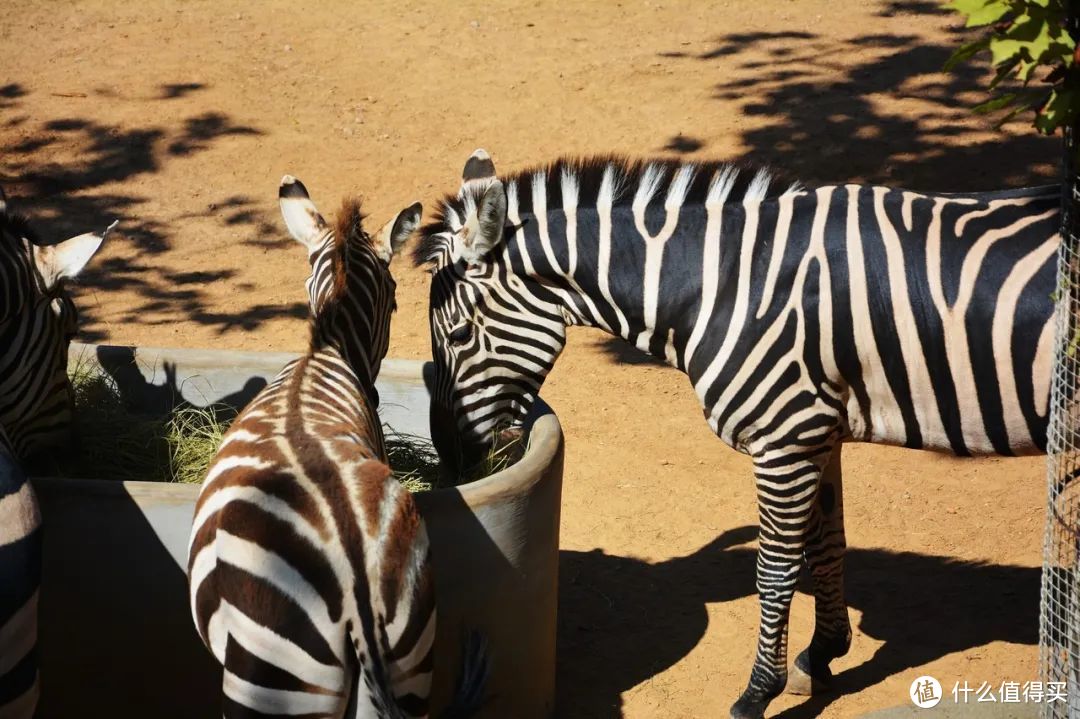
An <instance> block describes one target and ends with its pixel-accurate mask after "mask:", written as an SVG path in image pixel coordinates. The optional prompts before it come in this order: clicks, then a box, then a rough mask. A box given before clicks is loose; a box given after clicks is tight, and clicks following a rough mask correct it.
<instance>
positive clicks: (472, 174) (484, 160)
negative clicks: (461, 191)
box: [461, 148, 495, 184]
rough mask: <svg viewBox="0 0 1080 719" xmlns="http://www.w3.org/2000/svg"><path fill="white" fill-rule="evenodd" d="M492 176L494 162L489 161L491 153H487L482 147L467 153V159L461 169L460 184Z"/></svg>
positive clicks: (493, 175) (493, 174)
mask: <svg viewBox="0 0 1080 719" xmlns="http://www.w3.org/2000/svg"><path fill="white" fill-rule="evenodd" d="M494 177H495V163H494V162H492V161H491V155H489V154H488V153H487V150H484V149H483V148H478V149H477V150H475V151H474V152H473V154H471V155H469V159H468V160H466V161H465V169H464V170H462V171H461V182H462V184H464V183H466V182H472V181H473V180H487V179H490V178H494Z"/></svg>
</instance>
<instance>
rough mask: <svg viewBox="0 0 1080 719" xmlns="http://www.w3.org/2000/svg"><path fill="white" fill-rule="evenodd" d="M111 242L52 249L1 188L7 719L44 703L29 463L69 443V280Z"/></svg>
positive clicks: (1, 570)
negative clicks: (66, 282)
mask: <svg viewBox="0 0 1080 719" xmlns="http://www.w3.org/2000/svg"><path fill="white" fill-rule="evenodd" d="M114 225H115V223H114ZM109 229H110V230H111V229H112V227H111V226H110V228H109ZM108 231H109V230H106V232H105V234H108ZM104 237H105V236H104V235H94V234H89V233H88V234H85V235H79V236H78V237H74V238H72V239H69V240H66V241H64V242H61V243H58V244H55V245H44V244H43V243H42V241H41V240H40V238H38V237H37V235H35V234H34V232H33V231H32V230H31V229H30V226H29V223H28V222H27V221H26V220H25V219H24V218H23V217H20V216H19V215H15V214H12V213H10V212H9V211H8V207H7V198H6V197H5V196H4V193H3V191H2V190H0V717H3V718H4V719H29V717H31V716H33V714H34V711H35V707H36V706H37V699H38V669H37V661H36V657H35V646H36V643H37V605H38V587H39V585H40V580H41V527H40V524H41V519H40V516H39V511H38V505H37V500H36V499H35V497H34V492H33V490H32V488H31V486H30V483H29V482H28V481H27V479H26V475H25V474H24V472H23V468H22V462H24V461H25V460H27V459H30V458H32V457H33V456H34V455H35V454H39V453H41V452H43V451H44V450H47V449H51V448H55V447H64V446H66V445H67V444H68V443H69V439H70V438H69V436H68V431H69V424H70V422H71V410H70V398H69V386H68V377H67V354H68V344H69V342H70V340H71V337H72V335H73V334H74V332H75V327H76V314H75V306H74V304H73V303H72V301H71V298H70V297H69V296H68V294H67V293H66V292H65V291H64V280H65V279H67V278H71V277H74V276H75V275H76V274H78V272H79V271H80V270H81V269H82V268H83V266H84V265H85V264H86V263H87V262H88V261H89V260H90V257H91V256H93V254H94V253H95V252H96V251H97V249H98V247H100V245H101V243H102V241H103V240H104Z"/></svg>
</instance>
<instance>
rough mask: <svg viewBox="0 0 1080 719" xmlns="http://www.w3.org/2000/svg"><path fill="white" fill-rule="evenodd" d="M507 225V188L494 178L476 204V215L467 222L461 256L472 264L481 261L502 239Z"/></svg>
mask: <svg viewBox="0 0 1080 719" xmlns="http://www.w3.org/2000/svg"><path fill="white" fill-rule="evenodd" d="M505 226H506V188H505V187H504V186H503V183H502V182H501V181H500V180H492V181H491V184H489V185H488V186H487V189H485V190H484V194H483V195H482V196H481V197H480V201H479V202H478V203H477V205H476V215H475V216H470V217H469V218H468V220H467V221H466V223H465V237H464V247H463V248H462V252H461V256H462V257H464V258H465V260H466V261H468V262H469V263H470V264H475V263H477V262H480V261H481V260H482V259H483V258H484V256H485V255H487V253H489V252H491V250H493V249H494V248H495V245H497V244H499V242H500V241H501V240H502V235H503V228H504V227H505Z"/></svg>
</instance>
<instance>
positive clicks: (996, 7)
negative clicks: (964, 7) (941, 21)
mask: <svg viewBox="0 0 1080 719" xmlns="http://www.w3.org/2000/svg"><path fill="white" fill-rule="evenodd" d="M1011 9H1012V8H1011V7H1009V3H1008V2H1006V1H1005V0H995V1H994V2H990V3H988V4H986V5H984V6H983V7H981V8H978V9H977V10H973V11H971V12H969V13H966V14H967V16H968V19H967V23H966V24H965V25H964V27H981V26H983V25H990V24H992V23H995V22H997V21H998V20H1000V19H1001V18H1003V17H1005V16H1006V15H1008V14H1009V11H1010V10H1011Z"/></svg>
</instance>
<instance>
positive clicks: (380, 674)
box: [188, 176, 483, 718]
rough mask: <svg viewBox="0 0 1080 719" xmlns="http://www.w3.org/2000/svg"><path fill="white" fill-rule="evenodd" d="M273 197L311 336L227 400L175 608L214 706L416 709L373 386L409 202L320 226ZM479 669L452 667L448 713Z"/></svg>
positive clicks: (413, 533)
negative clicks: (191, 631) (245, 394)
mask: <svg viewBox="0 0 1080 719" xmlns="http://www.w3.org/2000/svg"><path fill="white" fill-rule="evenodd" d="M280 203H281V210H282V214H283V215H284V217H285V220H286V224H287V225H288V227H289V230H290V232H291V233H292V235H293V236H294V237H295V238H296V239H297V240H298V241H300V242H301V243H302V244H304V245H305V246H306V247H307V248H308V252H309V259H310V261H311V265H312V274H311V277H310V278H309V280H308V292H309V299H310V304H311V316H312V328H311V346H310V348H309V351H308V352H307V353H306V354H305V355H304V356H302V357H301V358H300V359H299V360H296V361H294V362H291V363H290V364H289V365H287V366H286V367H285V368H284V369H283V370H282V372H281V373H280V374H279V375H278V377H277V378H276V379H275V380H274V381H273V382H271V383H270V384H269V385H268V386H267V387H266V388H265V389H264V390H263V391H262V392H260V393H259V395H258V396H257V397H256V398H255V399H254V400H253V401H252V402H251V404H250V405H248V407H247V408H245V409H244V411H243V412H242V413H241V414H240V416H239V417H238V418H237V420H236V421H235V422H234V423H233V425H232V427H231V428H230V429H229V432H228V433H227V434H226V436H225V438H224V439H223V441H222V445H221V447H220V448H219V450H218V452H217V455H216V456H215V458H214V460H213V462H212V464H211V466H210V468H209V471H208V473H207V476H206V479H205V481H204V483H203V486H202V490H201V492H200V495H199V500H198V503H197V505H196V514H195V519H194V523H193V526H192V532H191V542H190V547H189V561H188V571H189V578H190V598H191V608H192V615H193V617H194V619H195V623H196V626H197V628H198V631H199V634H200V636H201V637H202V639H203V641H204V642H205V643H206V645H207V647H208V648H209V649H210V650H211V652H212V653H213V654H214V656H215V658H217V660H218V661H219V662H220V663H221V664H222V665H223V668H224V681H223V685H222V694H223V705H224V716H226V717H238V718H239V717H244V718H248V717H256V716H296V717H305V718H309V717H327V718H329V717H344V716H349V717H358V718H360V717H371V718H374V717H388V718H394V717H401V718H404V717H406V716H410V717H423V716H427V715H428V701H429V691H430V685H431V677H432V667H433V644H434V638H435V619H436V618H435V588H434V586H433V579H432V570H431V553H430V548H429V546H428V539H427V534H426V530H425V528H424V524H423V522H422V520H421V519H420V516H419V513H418V511H417V508H416V505H415V503H414V502H413V500H412V497H411V495H410V494H409V493H408V492H407V491H406V490H405V489H404V488H403V487H402V486H401V485H400V484H399V483H398V482H397V480H395V479H394V477H393V476H392V474H391V472H390V468H389V467H388V466H387V457H386V450H385V447H384V443H383V434H382V427H381V424H380V422H379V417H378V414H377V412H376V407H377V402H378V400H377V396H376V394H375V387H374V383H375V379H376V377H377V375H378V371H379V366H380V364H381V362H382V359H383V357H384V356H385V354H386V351H387V346H388V343H389V331H390V317H391V313H392V312H393V309H394V306H395V305H394V289H395V284H394V280H393V278H392V277H391V275H390V270H389V267H388V265H389V261H390V258H391V256H392V255H393V254H394V253H395V252H396V251H397V250H398V249H399V248H400V246H401V245H402V243H403V242H404V241H405V239H406V238H407V237H408V236H409V235H410V234H411V233H412V231H413V230H414V229H415V228H416V227H417V226H418V225H419V222H420V215H421V208H420V205H419V204H415V205H412V206H410V207H408V208H406V209H405V210H403V211H402V212H400V213H399V214H398V215H397V216H396V217H395V218H394V219H393V220H391V221H390V222H389V223H387V225H386V227H384V229H383V230H382V231H381V232H379V233H377V234H376V235H375V236H374V237H371V236H369V235H368V234H367V233H366V232H364V230H363V228H362V226H361V221H362V217H361V214H360V208H359V204H358V203H356V202H349V203H346V205H345V207H344V208H343V210H342V214H341V217H339V222H338V228H337V230H336V231H335V230H334V229H332V228H330V227H329V226H328V225H327V224H326V223H325V221H324V220H323V218H322V217H321V215H320V214H319V213H318V211H317V210H316V209H315V205H314V204H313V203H312V202H311V200H310V199H309V198H308V195H307V191H306V190H305V189H304V187H303V185H302V184H301V183H300V182H299V181H297V180H295V179H294V178H291V177H288V176H286V178H285V179H284V180H283V181H282V186H281V189H280ZM482 669H483V667H482V665H481V664H478V665H476V671H473V672H472V673H471V674H470V675H468V677H466V679H465V680H464V683H463V685H462V686H463V691H462V692H461V694H460V695H459V699H460V700H461V701H459V703H458V704H457V705H456V707H457V708H458V709H459V710H460V711H461V713H460V714H458V715H457V716H466V715H467V713H468V711H470V710H471V709H472V708H473V705H474V704H475V700H476V699H477V694H478V691H479V685H480V684H481V683H482V678H483V675H482ZM449 716H454V715H453V714H450V715H449Z"/></svg>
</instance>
